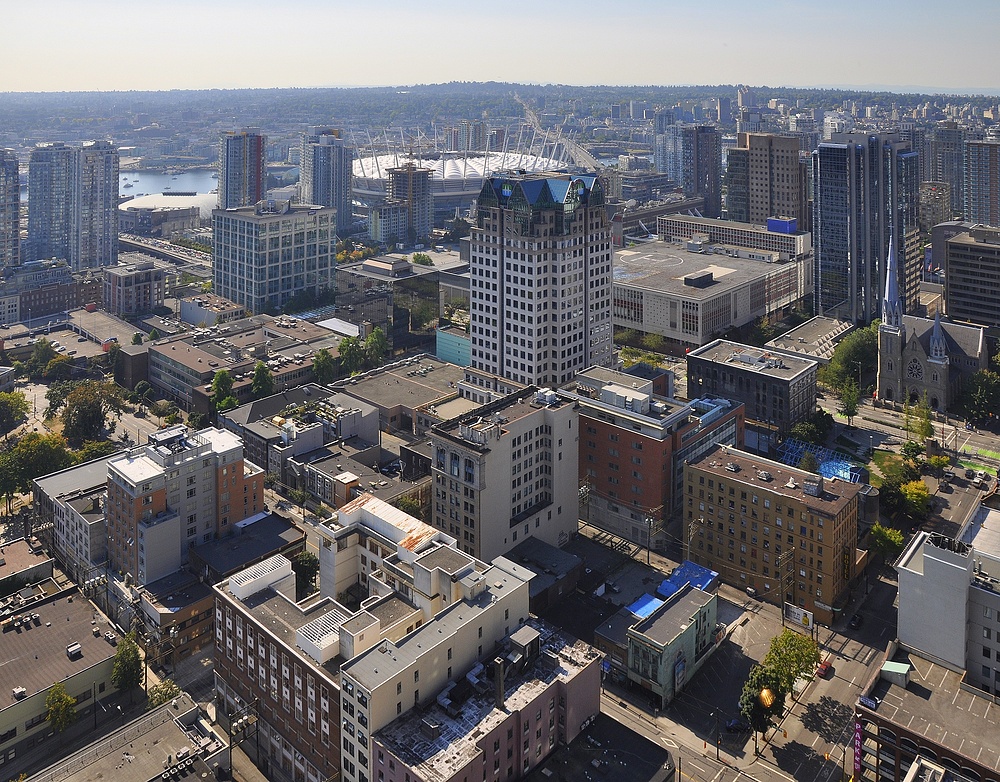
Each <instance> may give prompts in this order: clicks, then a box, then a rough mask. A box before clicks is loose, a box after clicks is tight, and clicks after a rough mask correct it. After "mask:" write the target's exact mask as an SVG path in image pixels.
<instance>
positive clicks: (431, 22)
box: [0, 0, 1000, 121]
mask: <svg viewBox="0 0 1000 782" xmlns="http://www.w3.org/2000/svg"><path fill="white" fill-rule="evenodd" d="M0 10H2V12H0V24H2V27H3V29H4V35H3V67H2V68H0V91H15V92H20V91H36V90H41V91H53V90H130V89H136V90H155V89H161V90H162V89H172V88H207V87H297V86H301V87H318V86H358V85H402V84H420V83H433V82H446V81H486V80H497V81H516V82H533V83H564V84H715V83H738V82H743V83H748V84H753V85H763V84H766V85H773V86H779V85H790V86H817V85H822V86H827V85H843V86H862V87H863V86H868V85H889V86H893V87H898V88H901V89H905V88H906V87H914V86H917V87H925V88H933V89H936V90H942V91H948V90H961V91H980V90H988V91H991V92H993V91H996V89H997V88H998V87H1000V45H998V43H997V41H998V40H1000V36H998V33H1000V7H998V4H997V2H996V0H952V1H951V2H947V3H944V2H937V1H935V2H931V0H906V1H905V2H904V1H902V0H839V1H836V0H835V1H833V2H830V1H829V0H824V1H823V2H821V1H820V0H799V1H796V0H626V1H623V2H615V0H548V1H547V2H546V1H545V0H543V1H542V2H528V1H527V0H506V2H500V3H495V2H494V3H477V2H470V1H469V0H462V1H461V2H458V0H362V1H359V2H345V1H344V0H298V1H294V2H290V3H286V2H282V0H267V1H266V2H265V0H197V1H196V0H89V1H88V2H80V0H46V2H44V3H28V2H25V0H3V2H2V9H0ZM0 121H2V118H0Z"/></svg>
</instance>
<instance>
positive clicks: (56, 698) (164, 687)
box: [45, 631, 181, 733]
mask: <svg viewBox="0 0 1000 782" xmlns="http://www.w3.org/2000/svg"><path fill="white" fill-rule="evenodd" d="M143 674H144V665H143V660H142V656H141V655H140V654H139V644H138V642H137V640H136V634H135V632H134V631H133V632H131V633H128V635H126V636H125V637H124V638H121V639H120V640H119V641H118V648H117V649H116V650H115V657H114V660H113V661H112V663H111V685H112V686H113V687H114V688H115V689H116V690H118V691H119V692H128V693H129V699H130V700H131V697H132V692H133V691H134V690H135V689H137V688H138V687H139V686H140V685H141V684H142V682H143ZM180 694H181V688H180V687H178V686H177V684H176V683H174V682H173V681H172V680H170V679H163V680H162V681H160V682H158V683H157V684H154V685H153V686H152V687H150V688H149V692H148V694H147V704H146V705H147V708H150V709H155V708H156V707H157V706H162V705H163V704H164V703H167V702H168V701H170V700H172V699H173V698H176V697H177V696H178V695H180ZM76 706H77V699H76V698H74V697H73V696H72V695H70V694H69V692H67V690H66V685H64V684H63V683H62V682H56V683H55V684H53V685H52V686H51V687H50V688H49V691H48V692H47V693H46V695H45V709H46V713H45V719H46V721H48V723H49V725H50V726H51V727H52V729H53V730H54V731H55V732H56V733H62V732H63V731H64V730H66V729H67V728H68V727H69V726H70V725H72V724H73V723H74V722H76V718H77V716H78V714H77V710H76Z"/></svg>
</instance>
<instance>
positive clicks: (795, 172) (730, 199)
mask: <svg viewBox="0 0 1000 782" xmlns="http://www.w3.org/2000/svg"><path fill="white" fill-rule="evenodd" d="M808 178H809V172H808V167H807V165H806V163H805V161H803V160H800V154H799V140H798V138H796V137H794V136H775V135H771V134H770V133H741V134H740V135H739V140H738V141H737V146H736V147H735V148H734V149H730V150H729V165H728V168H727V169H726V181H727V184H728V188H727V201H726V204H727V207H728V210H729V219H730V220H736V221H737V222H742V223H754V224H755V225H765V224H766V223H767V218H769V217H777V216H779V215H780V216H782V217H794V218H796V219H797V220H798V221H799V225H800V226H804V225H805V224H806V222H807V218H808V207H807V203H808V202H807V197H806V184H807V180H808Z"/></svg>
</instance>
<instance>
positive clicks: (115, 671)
mask: <svg viewBox="0 0 1000 782" xmlns="http://www.w3.org/2000/svg"><path fill="white" fill-rule="evenodd" d="M142 673H143V671H142V657H141V656H140V655H139V645H138V644H137V643H136V641H135V631H132V632H131V633H129V634H128V635H126V636H125V637H124V638H122V639H120V640H119V641H118V648H117V649H116V650H115V659H114V661H113V662H112V664H111V684H113V685H114V687H115V689H117V690H133V689H135V688H136V687H138V686H139V685H140V684H141V683H142Z"/></svg>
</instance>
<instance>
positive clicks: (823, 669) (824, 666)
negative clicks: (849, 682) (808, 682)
mask: <svg viewBox="0 0 1000 782" xmlns="http://www.w3.org/2000/svg"><path fill="white" fill-rule="evenodd" d="M832 670H833V666H832V665H830V661H829V660H823V662H821V663H820V664H819V666H818V667H817V668H816V675H817V676H818V677H819V678H820V679H826V678H827V677H829V675H830V671H832Z"/></svg>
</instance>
